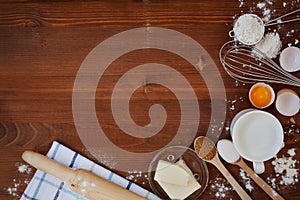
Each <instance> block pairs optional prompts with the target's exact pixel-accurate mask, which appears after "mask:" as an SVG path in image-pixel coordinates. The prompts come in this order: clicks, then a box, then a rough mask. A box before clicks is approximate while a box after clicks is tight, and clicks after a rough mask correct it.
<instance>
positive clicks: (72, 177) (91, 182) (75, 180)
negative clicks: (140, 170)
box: [22, 151, 146, 200]
mask: <svg viewBox="0 0 300 200" xmlns="http://www.w3.org/2000/svg"><path fill="white" fill-rule="evenodd" d="M22 158H23V160H24V161H26V162H27V163H28V164H30V165H32V166H33V167H35V168H37V169H39V170H41V171H44V172H46V173H49V174H51V175H53V176H55V177H57V178H59V179H61V180H62V181H64V182H66V183H67V184H68V185H69V187H70V188H71V190H73V191H74V192H76V193H78V194H80V195H82V196H84V197H86V198H88V199H90V200H112V199H122V200H145V199H146V198H144V197H141V196H139V195H137V194H135V193H133V192H131V191H129V190H127V189H125V188H122V187H121V186H119V185H116V184H114V183H112V182H110V181H108V180H106V179H104V178H101V177H99V176H97V175H95V174H93V173H91V172H89V171H87V170H83V169H76V170H74V169H72V168H69V167H66V166H64V165H62V164H59V163H57V162H56V161H54V160H52V159H50V158H48V157H47V156H44V155H42V154H39V153H35V152H32V151H25V152H24V153H23V154H22Z"/></svg>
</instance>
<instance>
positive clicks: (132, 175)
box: [126, 170, 148, 185]
mask: <svg viewBox="0 0 300 200" xmlns="http://www.w3.org/2000/svg"><path fill="white" fill-rule="evenodd" d="M126 179H127V180H129V181H131V182H135V183H136V182H141V183H142V184H143V185H145V184H146V183H147V182H148V175H147V174H144V173H143V172H142V171H138V170H133V171H128V172H127V176H126Z"/></svg>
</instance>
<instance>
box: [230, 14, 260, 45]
mask: <svg viewBox="0 0 300 200" xmlns="http://www.w3.org/2000/svg"><path fill="white" fill-rule="evenodd" d="M233 31H234V34H235V37H236V38H237V39H238V40H239V41H240V42H242V43H245V44H249V45H250V44H255V43H257V42H259V41H260V40H261V38H262V36H263V35H264V26H263V24H262V23H261V22H260V21H259V20H258V19H257V18H256V17H254V15H251V14H244V15H241V16H240V17H239V18H238V19H237V21H236V22H235V24H234V27H233Z"/></svg>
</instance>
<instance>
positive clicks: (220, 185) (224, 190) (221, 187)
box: [210, 177, 234, 199]
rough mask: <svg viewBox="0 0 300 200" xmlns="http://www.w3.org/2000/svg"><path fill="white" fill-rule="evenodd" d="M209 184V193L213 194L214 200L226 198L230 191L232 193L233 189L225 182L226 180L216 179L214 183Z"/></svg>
mask: <svg viewBox="0 0 300 200" xmlns="http://www.w3.org/2000/svg"><path fill="white" fill-rule="evenodd" d="M210 182H211V187H210V189H211V193H213V195H214V196H215V197H216V198H226V199H228V198H227V197H226V195H227V194H228V193H230V192H231V191H233V190H234V189H233V187H231V186H230V185H229V183H228V182H227V180H225V179H223V178H220V177H217V178H216V179H215V180H214V181H212V180H211V181H210Z"/></svg>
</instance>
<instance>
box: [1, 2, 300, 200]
mask: <svg viewBox="0 0 300 200" xmlns="http://www.w3.org/2000/svg"><path fill="white" fill-rule="evenodd" d="M259 2H264V1H256V0H254V1H250V0H239V1H238V0H215V1H210V0H201V1H197V0H187V1H181V0H173V1H163V0H156V1H152V0H144V1H141V0H132V1H125V0H124V1H119V0H118V1H109V0H107V1H1V3H0V13H1V15H0V155H1V161H0V169H1V172H0V177H1V181H0V199H18V198H19V197H18V196H17V197H14V196H13V195H12V194H9V192H8V191H7V188H11V187H12V188H13V187H15V183H19V185H18V186H17V187H16V188H17V191H16V194H17V195H19V196H20V195H21V194H22V192H23V191H24V189H25V187H26V185H27V184H26V180H30V178H31V177H32V176H33V172H34V170H33V171H32V172H31V173H29V174H26V173H20V172H18V170H17V167H18V166H19V165H21V164H24V162H23V161H22V159H21V153H22V152H23V151H24V150H34V151H37V152H40V153H43V154H45V153H46V152H47V151H48V149H49V148H50V146H51V143H52V142H53V141H54V140H56V141H59V142H61V143H62V144H64V145H66V146H68V147H70V148H71V149H73V150H76V151H78V152H79V153H81V154H82V155H84V156H86V157H88V158H90V159H92V160H94V161H96V162H97V163H99V164H101V165H103V166H106V167H110V166H109V165H110V163H108V162H106V161H105V160H97V159H96V158H95V157H94V156H93V153H92V152H89V151H88V150H87V149H86V147H85V145H83V143H82V142H81V140H80V138H79V135H78V133H77V130H76V127H75V123H74V118H73V111H72V92H73V85H74V82H75V78H76V74H77V72H78V70H79V68H80V66H81V64H82V62H83V60H84V59H85V58H86V57H87V55H88V54H89V53H90V52H91V50H92V49H93V48H94V47H96V46H97V45H98V44H100V43H101V42H103V41H104V40H106V39H107V38H110V37H111V36H113V35H115V34H118V33H120V32H122V31H126V30H130V29H134V28H143V27H144V28H145V27H161V28H168V29H171V30H174V31H178V32H180V33H183V34H185V35H187V36H189V37H191V38H193V39H194V40H195V41H197V42H198V43H199V44H201V45H202V46H203V47H204V48H205V49H206V51H207V52H208V53H209V54H210V56H211V57H212V59H213V60H214V62H215V64H216V66H217V68H218V69H219V73H220V74H221V78H222V80H223V82H224V86H225V91H226V95H227V97H226V111H227V113H226V119H225V120H224V126H222V127H221V130H222V134H221V136H220V138H230V137H229V131H228V128H227V127H228V126H229V125H230V122H231V120H232V118H233V117H234V115H235V114H236V113H238V112H239V111H241V110H243V109H246V108H253V107H252V106H251V104H250V102H249V100H248V98H247V92H248V90H249V88H250V86H251V84H242V83H239V82H236V81H235V80H233V79H232V78H230V77H229V76H228V75H227V74H226V72H225V71H224V70H223V67H222V65H221V63H220V61H219V58H218V53H219V49H220V47H221V46H222V44H223V43H225V42H226V41H229V40H230V37H229V36H228V32H229V31H230V30H231V29H232V26H233V21H234V19H236V18H237V17H238V16H239V15H241V14H242V13H247V12H253V13H256V14H258V15H259V16H262V15H263V10H262V9H260V8H258V7H257V3H259ZM266 8H267V9H270V10H271V12H272V14H271V17H272V18H273V17H276V16H279V15H280V14H283V13H286V12H288V11H291V10H295V9H299V8H300V3H299V0H287V1H280V0H277V1H276V0H270V1H269V3H268V2H266ZM299 27H300V26H299V22H295V23H290V24H286V25H284V26H281V27H280V28H279V27H278V26H274V27H272V30H273V29H276V30H278V32H279V34H280V36H281V40H282V45H283V48H284V47H287V46H288V44H292V45H294V46H298V47H299V43H297V41H298V40H299V39H300V37H299V36H300V29H299ZM272 30H271V31H272ZM165 39H167V38H165ZM124 42H125V43H126V41H124ZM123 46H124V45H123ZM275 61H278V60H276V59H275ZM149 62H157V63H163V64H165V65H168V66H171V67H173V68H174V69H177V70H179V71H180V73H182V74H183V75H184V76H186V79H187V80H188V81H189V82H190V84H191V85H192V87H193V89H194V91H195V93H196V95H197V98H198V102H199V107H200V111H201V112H200V116H201V117H200V125H199V127H198V131H197V135H205V134H206V132H207V129H209V126H208V124H209V123H210V120H211V105H210V102H211V99H210V97H209V95H208V90H207V87H206V85H205V84H204V82H203V79H200V78H199V73H198V72H197V70H195V69H193V70H191V65H189V64H187V62H186V61H185V60H183V59H182V58H180V57H178V56H177V57H176V56H175V55H174V54H170V53H168V52H163V51H159V50H155V49H154V50H153V49H141V50H136V51H134V52H131V53H128V54H126V55H125V56H123V57H120V58H119V59H118V60H116V61H115V62H113V63H112V65H111V66H110V67H109V68H108V69H107V70H106V71H105V72H104V74H103V76H102V78H101V80H100V82H99V84H98V87H97V92H96V99H97V101H96V104H95V108H96V112H97V116H98V119H99V121H100V122H99V123H100V124H101V125H102V126H103V130H104V132H105V134H106V135H107V136H108V137H109V138H110V140H112V141H113V142H114V144H115V145H116V146H119V147H122V148H123V149H125V150H127V151H133V152H140V153H143V152H147V151H152V150H155V149H160V148H162V147H164V146H165V145H166V144H167V143H168V142H169V141H170V140H171V139H172V138H173V137H174V135H175V134H176V132H177V129H178V124H179V123H180V120H181V119H180V108H179V104H178V100H176V96H174V94H173V93H172V92H170V90H168V89H167V88H165V87H162V86H159V85H156V84H147V85H145V86H142V85H141V87H139V88H137V90H136V91H135V92H134V93H133V95H132V97H131V101H130V114H131V117H132V119H133V120H134V121H135V123H137V124H138V125H140V126H143V125H147V124H148V123H149V116H148V110H149V106H150V105H152V104H154V103H158V104H161V105H163V106H164V107H165V108H166V110H167V115H168V117H167V123H166V124H165V127H164V128H163V130H162V131H161V132H159V133H158V134H160V136H157V138H155V139H154V140H153V139H152V140H151V138H148V139H137V138H131V137H122V134H124V133H123V132H122V130H119V127H118V125H117V124H116V123H115V122H114V120H113V118H112V117H111V116H112V115H111V112H112V111H111V108H110V102H111V93H112V89H113V86H114V85H115V84H116V82H117V81H118V79H120V77H122V74H123V73H125V72H126V71H128V70H129V69H132V68H134V67H135V66H137V65H141V64H145V63H149ZM295 75H296V76H297V75H298V76H299V77H300V74H297V73H296V74H295ZM271 85H272V86H273V88H274V89H275V91H278V90H279V89H282V88H291V89H293V90H294V91H296V92H297V93H298V94H299V93H300V90H299V88H296V87H290V86H284V85H279V84H271ZM215 89H218V88H215ZM265 110H266V111H268V112H270V113H272V114H274V115H275V116H277V117H278V119H279V120H280V122H281V123H282V126H283V127H284V130H285V147H284V148H283V149H282V150H281V151H280V153H279V154H278V157H281V156H283V155H284V156H286V157H287V156H288V154H287V151H288V150H289V149H291V148H295V150H296V155H295V156H294V157H293V159H296V160H299V159H300V153H299V147H300V143H299V141H300V135H299V129H298V128H299V121H300V115H299V114H297V115H295V116H293V117H284V116H282V115H280V114H279V113H278V112H277V111H276V109H275V106H274V105H272V106H270V107H269V108H267V109H265ZM101 120H102V121H101ZM168 120H169V121H168ZM210 128H211V127H210ZM219 128H220V127H219ZM120 138H122V139H120ZM192 139H193V138H192ZM103 153H104V154H105V152H103ZM272 160H273V159H271V160H269V161H267V162H266V172H265V173H263V174H262V175H261V177H262V178H263V179H264V180H268V178H272V177H276V173H275V171H274V167H273V166H272V163H271V161H272ZM223 163H224V164H225V166H226V167H227V168H228V170H229V171H230V172H231V173H232V174H233V176H234V177H235V178H236V179H237V180H238V181H239V183H240V184H241V185H242V186H243V187H244V188H246V186H245V183H246V181H245V180H243V179H242V177H241V176H240V170H239V168H238V167H236V166H233V165H230V164H227V163H225V162H224V161H223ZM247 164H248V165H251V163H249V162H247ZM299 166H300V164H299V162H297V163H296V166H295V168H297V169H299ZM208 168H209V176H210V181H209V184H208V186H207V189H206V190H205V192H204V194H203V196H202V199H220V198H224V199H227V198H228V199H229V198H233V199H238V196H237V194H236V193H235V192H234V191H229V192H226V193H225V194H226V196H225V197H216V188H214V186H215V185H216V183H223V180H224V177H223V176H222V175H221V174H220V172H219V171H217V169H216V168H215V167H214V166H212V165H210V164H208ZM132 170H134V169H132ZM117 173H120V174H121V175H122V176H124V177H126V176H127V177H129V175H130V173H129V172H117ZM131 175H134V174H131ZM280 178H281V177H277V179H276V186H277V191H278V192H279V193H280V194H281V195H282V196H283V197H285V198H286V199H299V198H300V189H299V188H300V183H299V182H296V183H295V184H294V185H281V184H280V183H279V180H280ZM133 181H136V182H137V183H138V184H140V185H141V186H143V187H145V188H147V189H150V187H149V185H148V183H147V181H146V180H143V179H142V178H138V177H135V178H134V180H133ZM224 183H225V184H227V183H226V182H224ZM251 184H252V185H253V187H254V190H253V191H251V192H249V190H247V192H248V194H249V195H250V196H251V197H252V198H253V199H266V198H268V196H267V195H266V194H265V193H264V192H263V191H262V190H261V189H260V188H259V187H258V186H257V185H255V183H254V182H253V181H252V182H251Z"/></svg>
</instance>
